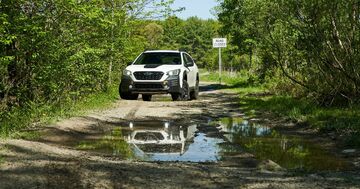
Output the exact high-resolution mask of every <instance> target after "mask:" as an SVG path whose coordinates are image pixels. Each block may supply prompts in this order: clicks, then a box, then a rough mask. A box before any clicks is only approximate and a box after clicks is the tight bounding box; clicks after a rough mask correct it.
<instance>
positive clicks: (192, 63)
mask: <svg viewBox="0 0 360 189" xmlns="http://www.w3.org/2000/svg"><path fill="white" fill-rule="evenodd" d="M184 55H185V60H186V61H185V62H186V64H187V66H189V67H191V66H194V60H193V59H192V58H191V57H190V56H189V55H187V54H184Z"/></svg>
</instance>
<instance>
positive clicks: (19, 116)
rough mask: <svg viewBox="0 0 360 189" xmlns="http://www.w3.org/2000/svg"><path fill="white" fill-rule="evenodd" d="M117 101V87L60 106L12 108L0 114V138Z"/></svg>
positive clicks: (32, 104) (30, 105)
mask: <svg viewBox="0 0 360 189" xmlns="http://www.w3.org/2000/svg"><path fill="white" fill-rule="evenodd" d="M117 99H118V92H117V87H115V86H114V87H113V88H111V89H109V90H108V91H107V92H102V93H97V94H92V95H88V96H86V97H83V98H82V99H80V100H77V101H68V102H66V103H62V104H57V105H54V104H47V103H28V104H27V105H26V107H21V108H20V107H18V108H13V109H11V110H10V111H8V112H2V113H0V137H1V138H6V137H16V136H19V135H21V134H19V131H21V130H23V129H29V128H31V127H33V126H34V125H41V124H46V123H49V122H52V121H56V120H58V119H61V118H66V117H70V116H76V115H82V114H84V113H85V112H86V111H87V110H89V109H98V108H105V107H108V106H110V105H111V104H112V102H114V101H116V100H117Z"/></svg>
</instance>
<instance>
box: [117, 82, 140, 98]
mask: <svg viewBox="0 0 360 189" xmlns="http://www.w3.org/2000/svg"><path fill="white" fill-rule="evenodd" d="M119 94H120V98H121V99H124V100H137V99H138V97H139V94H131V93H129V92H125V91H123V90H122V85H121V83H120V86H119Z"/></svg>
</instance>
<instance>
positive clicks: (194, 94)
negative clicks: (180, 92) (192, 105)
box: [190, 80, 199, 100]
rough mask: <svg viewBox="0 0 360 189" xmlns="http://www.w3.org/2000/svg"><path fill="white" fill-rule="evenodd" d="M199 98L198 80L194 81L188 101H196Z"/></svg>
mask: <svg viewBox="0 0 360 189" xmlns="http://www.w3.org/2000/svg"><path fill="white" fill-rule="evenodd" d="M198 98H199V80H196V85H195V89H194V91H192V92H191V93H190V99H191V100H196V99H198Z"/></svg>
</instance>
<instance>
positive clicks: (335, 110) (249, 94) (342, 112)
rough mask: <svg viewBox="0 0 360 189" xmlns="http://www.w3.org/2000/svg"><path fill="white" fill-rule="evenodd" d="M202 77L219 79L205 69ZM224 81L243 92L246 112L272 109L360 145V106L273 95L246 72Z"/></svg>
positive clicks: (353, 145) (274, 113)
mask: <svg viewBox="0 0 360 189" xmlns="http://www.w3.org/2000/svg"><path fill="white" fill-rule="evenodd" d="M201 75H202V77H201V79H202V80H205V81H214V82H216V81H218V80H219V78H218V74H217V73H209V72H206V71H204V70H202V71H201ZM223 75H224V77H223V78H222V80H223V81H224V82H225V83H226V84H227V87H223V88H227V89H230V90H232V91H236V92H237V93H239V101H240V102H239V103H240V107H241V108H242V109H243V110H244V111H245V113H246V114H248V115H249V114H250V115H252V114H261V113H262V112H270V113H271V114H273V115H275V116H277V117H283V118H286V119H290V120H292V121H294V122H299V123H302V124H304V125H307V126H310V127H312V128H314V129H317V130H318V131H320V132H322V133H334V134H335V135H336V136H341V137H342V138H343V139H345V144H346V145H347V146H348V147H360V105H358V106H355V107H351V108H350V107H322V106H318V105H317V104H316V103H314V102H313V101H311V100H309V99H305V98H303V99H297V98H294V97H291V96H286V95H272V94H270V93H269V92H268V91H267V85H266V84H259V83H256V82H254V81H253V80H252V79H249V78H250V77H249V76H248V75H246V74H244V73H242V74H241V73H237V74H233V75H232V76H230V74H229V73H226V72H225V73H224V74H223Z"/></svg>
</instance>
